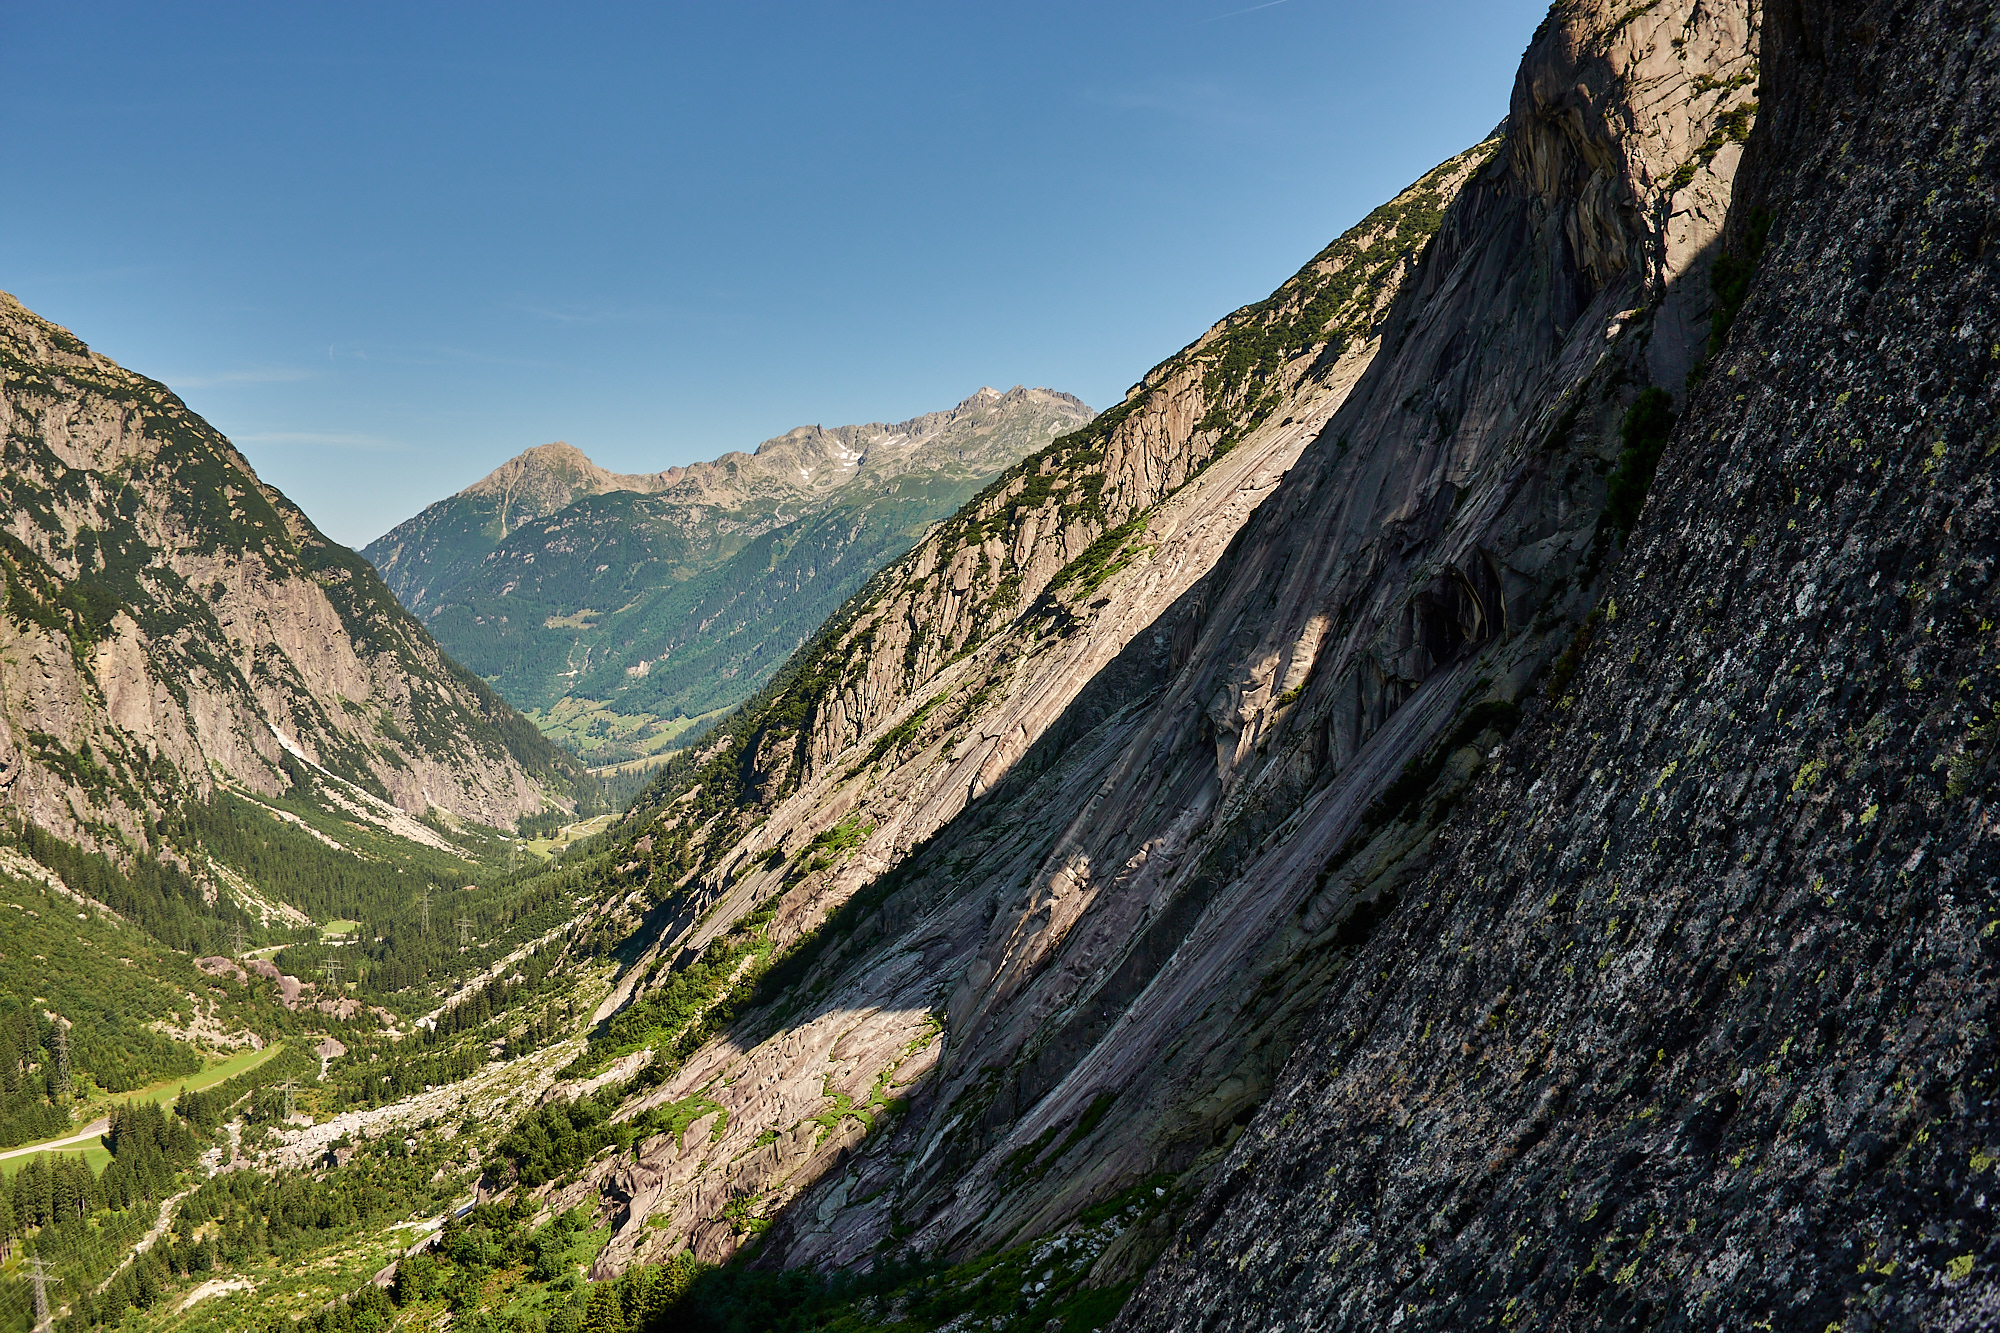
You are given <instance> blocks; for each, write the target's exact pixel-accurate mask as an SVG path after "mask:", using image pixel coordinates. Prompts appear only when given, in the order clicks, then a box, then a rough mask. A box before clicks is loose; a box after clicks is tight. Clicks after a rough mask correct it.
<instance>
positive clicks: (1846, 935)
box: [1119, 0, 2000, 1333]
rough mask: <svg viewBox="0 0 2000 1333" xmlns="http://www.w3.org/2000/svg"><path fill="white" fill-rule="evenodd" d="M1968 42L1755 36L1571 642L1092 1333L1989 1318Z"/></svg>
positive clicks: (1989, 725) (1972, 67) (1987, 506)
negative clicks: (1552, 683)
mask: <svg viewBox="0 0 2000 1333" xmlns="http://www.w3.org/2000/svg"><path fill="white" fill-rule="evenodd" d="M1653 12H1654V13H1655V14H1657V13H1658V10H1657V9H1656V10H1655V11H1653ZM1993 20H1994V16H1993V13H1992V10H1991V6H1988V5H1983V4H1980V5H1975V4H1969V3H1961V2H1957V0H1904V2H1901V3H1872V4H1864V3H1858V2H1857V0H1817V2H1813V3H1784V4H1773V5H1771V6H1769V7H1768V9H1767V10H1766V18H1765V28H1764V33H1763V40H1764V43H1765V60H1764V68H1763V75H1762V99H1761V103H1762V104H1761V110H1760V120H1759V124H1758V127H1757V130H1756V131H1755V133H1754V134H1753V135H1752V136H1751V138H1750V143H1749V145H1748V148H1747V155H1746V158H1745V161H1744V164H1743V170H1742V173H1741V175H1740V176H1739V181H1740V183H1741V184H1740V188H1739V190H1738V192H1737V195H1736V199H1735V201H1734V203H1733V205H1732V213H1731V219H1730V223H1729V229H1728V233H1727V235H1728V239H1729V244H1730V246H1731V255H1732V258H1731V262H1730V267H1729V268H1728V269H1727V270H1725V272H1724V274H1723V275H1722V276H1723V281H1722V282H1721V283H1720V284H1719V286H1720V289H1721V290H1723V291H1724V292H1725V293H1730V292H1732V290H1733V294H1734V295H1735V296H1736V297H1737V298H1739V299H1740V297H1741V296H1742V294H1743V293H1744V292H1745V291H1746V290H1747V294H1748V299H1747V301H1745V302H1744V304H1743V305H1742V307H1741V311H1740V313H1738V314H1736V316H1735V318H1734V321H1733V323H1730V324H1729V325H1728V332H1727V337H1726V342H1725V343H1724V344H1723V346H1722V348H1721V350H1720V352H1719V355H1718V356H1717V358H1716V359H1715V360H1714V361H1713V362H1712V363H1711V365H1710V367H1709V368H1708V371H1707V373H1706V376H1705V378H1704V379H1703V381H1702V383H1701V384H1700V386H1699V387H1698V388H1697V389H1696V390H1695V391H1694V393H1693V395H1692V401H1691V402H1690V403H1689V405H1688V409H1687V411H1686V412H1685V414H1684V415H1683V417H1682V419H1681V421H1680V424H1679V427H1678V429H1677V430H1676V431H1675V432H1674V433H1673V436H1672V439H1671V442H1670V443H1669V445H1668V447H1667V450H1666V453H1665V458H1664V461H1663V463H1662V464H1661V469H1660V476H1659V481H1658V484H1657V485H1656V486H1655V488H1654V490H1653V493H1652V495H1651V498H1650V499H1649V500H1648V501H1647V504H1646V508H1645V512H1644V515H1643V518H1642V519H1641V521H1640V522H1639V524H1638V526H1637V528H1636V530H1635V532H1634V536H1633V544H1632V549H1631V550H1630V552H1629V554H1628V555H1627V556H1626V558H1625V559H1624V560H1623V561H1622V562H1621V563H1620V564H1619V565H1618V567H1617V569H1616V571H1615V572H1614V574H1613V575H1612V578H1611V583H1610V586H1609V587H1608V589H1607V590H1606V594H1605V597H1604V599H1603V602H1602V616H1601V618H1600V619H1599V620H1597V621H1595V622H1594V623H1593V625H1592V626H1591V633H1592V635H1593V636H1594V638H1593V639H1592V640H1591V641H1589V642H1588V643H1587V646H1586V644H1585V643H1584V642H1582V641H1580V642H1579V644H1578V649H1579V652H1578V654H1577V659H1578V664H1576V666H1575V674H1574V676H1573V677H1572V678H1571V679H1570V681H1569V683H1568V684H1567V685H1566V686H1564V687H1563V688H1562V689H1561V690H1560V692H1559V696H1558V701H1557V703H1556V704H1555V706H1553V707H1551V708H1548V709H1546V710H1544V711H1543V712H1542V713H1541V714H1540V715H1539V716H1537V717H1534V718H1532V719H1530V720H1529V721H1528V722H1527V724H1525V725H1524V727H1523V729H1522V730H1521V731H1520V732H1519V733H1517V735H1516V736H1515V737H1514V739H1513V740H1512V741H1511V743H1508V744H1504V745H1499V746H1496V747H1495V749H1494V752H1493V756H1492V759H1491V761H1490V762H1489V763H1488V764H1487V765H1486V771H1485V772H1484V773H1483V774H1482V775H1481V777H1480V778H1479V779H1477V780H1476V781H1475V782H1474V783H1473V785H1472V786H1471V787H1470V788H1469V789H1468V790H1467V791H1466V793H1465V794H1464V798H1463V799H1462V801H1461V802H1460V803H1459V805H1458V807H1457V809H1456V810H1455V811H1454V812H1453V814H1452V815H1451V816H1450V818H1449V819H1448V821H1447V822H1446V823H1445V825H1444V827H1443V828H1442V830H1441V831H1440V833H1439V834H1438V836H1437V840H1436V843H1435V848H1434V851H1433V853H1432V856H1431V865H1430V867H1429V868H1428V870H1427V871H1426V872H1424V873H1423V874H1421V875H1420V876H1416V877H1413V878H1412V879H1411V880H1410V881H1409V882H1408V884H1407V886H1406V887H1405V888H1404V889H1403V891H1402V892H1401V894H1400V900H1399V905H1397V906H1395V907H1394V908H1393V909H1391V910H1388V911H1386V912H1384V913H1382V914H1381V915H1380V918H1379V920H1378V921H1376V922H1375V923H1374V924H1373V928H1372V930H1371V931H1370V932H1368V933H1367V934H1366V935H1365V937H1358V938H1357V939H1356V941H1355V943H1354V945H1353V947H1352V948H1351V949H1350V950H1349V952H1348V956H1347V958H1346V959H1345V960H1344V962H1343V964H1342V966H1341V967H1340V969H1339V971H1338V974H1337V977H1336V979H1335V981H1334V982H1333V984H1332V988H1331V992H1330V994H1329V996H1328V999H1327V1001H1326V1003H1325V1005H1324V1007H1323V1008H1322V1010H1321V1011H1320V1013H1319V1014H1318V1016H1317V1017H1316V1018H1315V1019H1314V1020H1313V1023H1312V1025H1311V1029H1310V1036H1309V1038H1308V1039H1307V1040H1305V1041H1304V1042H1303V1043H1302V1044H1301V1045H1300V1047H1299V1048H1298V1050H1297V1051H1296V1052H1295V1053H1294V1054H1293V1056H1292V1058H1291V1060H1290V1061H1289V1063H1288V1064H1287V1066H1286V1069H1285V1072H1284V1075H1283V1077H1282V1079H1281V1080H1280V1081H1279V1083H1278V1085H1277V1087H1276V1089H1275V1091H1274V1093H1273V1095H1272V1096H1271V1097H1270V1098H1269V1099H1268V1100H1267V1101H1266V1102H1265V1104H1264V1106H1263V1107H1262V1109H1261V1110H1260V1111H1259V1112H1258V1114H1257V1115H1256V1117H1255V1118H1254V1119H1253V1120H1252V1121H1251V1123H1250V1124H1249V1127H1248V1130H1247V1132H1246V1133H1245V1134H1244V1135H1243V1137H1242V1139H1241V1141H1240V1142H1239V1143H1238V1144H1237V1145H1236V1146H1235V1149H1234V1151H1233V1152H1232V1154H1231V1155H1230V1157H1229V1159H1228V1161H1227V1163H1226V1165H1225V1166H1224V1168H1223V1169H1222V1171H1221V1172H1220V1173H1219V1174H1218V1176H1217V1177H1216V1179H1215V1180H1214V1181H1213V1183H1212V1184H1211V1185H1210V1186H1209V1188H1208V1189H1207V1191H1206V1193H1205V1195H1204V1196H1203V1198H1202V1200H1201V1202H1200V1204H1199V1206H1198V1207H1197V1208H1196V1209H1195V1210H1194V1212H1193V1213H1192V1215H1191V1216H1189V1217H1188V1218H1186V1219H1185V1220H1184V1222H1183V1224H1182V1226H1181V1228H1180V1230H1179V1232H1178V1234H1177V1236H1176V1238H1175V1240H1174V1242H1173V1247H1172V1249H1171V1250H1170V1251H1169V1253H1168V1256H1167V1257H1166V1258H1165V1259H1164V1260H1163V1261H1162V1262H1161V1264H1160V1265H1159V1267H1158V1268H1156V1269H1155V1270H1154V1272H1153V1273H1152V1275H1151V1277H1150V1278H1149V1279H1148V1280H1147V1282H1146V1284H1145V1286H1144V1288H1143V1289H1142V1290H1141V1292H1140V1293H1139V1294H1138V1295H1137V1296H1136V1297H1135V1298H1134V1300H1133V1302H1132V1304H1131V1305H1130V1306H1129V1307H1128V1308H1127V1310H1126V1311H1125V1314H1124V1316H1123V1318H1122V1320H1121V1322H1120V1324H1119V1327H1120V1328H1127V1329H1133V1330H1138V1329H1146V1330H1163V1329H1204V1330H1225V1329H1304V1328H1313V1329H1376V1328H1387V1327H1394V1328H1399V1329H1402V1330H1413V1329H1464V1328H1479V1327H1489V1326H1494V1325H1498V1326H1502V1327H1520V1328H1529V1327H1533V1328H1541V1329H1601V1328H1641V1327H1645V1328H1704V1329H1705V1328H1782V1329H1811V1330H1815V1333H1818V1331H1820V1330H1826V1329H1846V1330H1856V1329H1889V1328H1897V1329H1901V1328H1926V1329H1959V1328H1964V1329H1971V1328H1989V1327H1992V1326H1993V1324H1994V1321H1995V1317H1996V1315H1995V1312H1996V1310H2000V1283H1996V1280H1995V1274H1996V1272H2000V1249H1996V1241H1995V1239H1994V1237H1995V1232H1994V1228H1993V1224H1992V1214H1991V1208H1992V1200H1993V1198H1995V1197H2000V1195H1996V1192H1995V1187H1994V1182H1993V1175H1992V1173H1993V1168H1994V1166H1995V1162H1996V1159H1995V1148H1994V1145H1995V1144H1996V1142H2000V1124H1996V1116H1995V1113H1994V1111H1993V1103H1992V1100H1991V1097H1992V1089H1991V1084H1992V1080H1993V1077H1994V1070H1995V1068H1996V1063H2000V1058H1997V1057H2000V1052H1996V1050H1995V1046H1994V1041H1995V1038H1994V1035H1993V1029H1994V1001H1995V992H1994V987H1993V978H1994V969H1995V966H1996V957H2000V955H1996V950H2000V938H1996V929H2000V928H1997V927H1996V925H1995V922H1996V919H2000V896H1996V891H1995V885H1996V881H1997V878H2000V844H1996V839H1995V836H1994V834H1995V828H1994V810H1993V799H1994V793H1995V783H1996V769H1995V764H1994V757H1995V749H1994V744H1993V740H1992V736H1993V710H1994V707H1995V703H1996V697H2000V673H1996V659H2000V640H1996V638H1995V634H1994V625H1995V624H1996V623H2000V583H1996V581H1995V567H1994V563H1995V553H1996V552H2000V506H1996V496H1995V466H1994V459H1995V452H1996V445H1995V435H1994V427H1993V423H1994V415H1995V414H1994V406H1995V383H1996V380H1995V376H1996V363H2000V325H1996V313H1995V312H1996V310H2000V291H1996V288H1997V287H2000V271H1996V262H1997V261H1996V249H1995V246H1994V244H1993V238H1994V236H1995V234H1996V225H1995V221H1994V219H1995V218H1996V216H2000V212H1997V211H1996V201H1995V176H1994V164H1993V162H1992V160H1991V159H1992V145H1993V142H1994V140H1995V138H1996V135H2000V100H1996V97H2000V47H1997V46H1996V44H1995V39H1994V36H1993V33H1994V27H1993ZM1753 275H1754V276H1753ZM1727 313H1728V312H1727V311H1726V310H1725V315H1726V314H1727Z"/></svg>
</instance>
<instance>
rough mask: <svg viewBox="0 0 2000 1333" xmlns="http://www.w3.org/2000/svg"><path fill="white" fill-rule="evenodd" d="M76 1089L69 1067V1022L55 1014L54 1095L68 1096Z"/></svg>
mask: <svg viewBox="0 0 2000 1333" xmlns="http://www.w3.org/2000/svg"><path fill="white" fill-rule="evenodd" d="M75 1091H76V1085H75V1084H74V1082H72V1080H71V1077H70V1068H69V1022H68V1021H67V1020H66V1019H64V1018H63V1016H62V1015H61V1014H57V1015H56V1096H58V1097H68V1096H70V1095H71V1094H73V1093H74V1092H75Z"/></svg>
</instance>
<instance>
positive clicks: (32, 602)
mask: <svg viewBox="0 0 2000 1333" xmlns="http://www.w3.org/2000/svg"><path fill="white" fill-rule="evenodd" d="M0 368H4V372H5V377H6V378H5V384H4V388H0V449H4V450H5V468H4V473H0V499H3V500H4V509H5V516H4V517H0V569H4V572H5V577H6V608H5V615H4V617H0V639H3V640H4V642H0V790H4V792H5V793H6V800H7V802H8V804H9V805H10V806H11V807H13V808H14V809H15V810H17V811H19V812H20V813H21V814H22V815H23V816H24V817H25V818H26V819H28V820H29V821H31V822H33V823H35V824H37V825H39V826H41V827H43V828H45V829H47V830H49V831H50V832H52V833H55V834H57V835H58V836H61V837H63V838H66V839H70V840H72V841H76V842H79V843H82V844H84V845H86V846H90V847H93V848H98V849H102V850H110V851H112V852H114V854H116V855H121V856H122V855H124V854H125V853H126V852H128V851H132V850H158V848H159V843H158V841H157V829H156V827H155V823H156V821H157V820H158V819H159V818H160V817H161V816H163V815H165V814H168V813H169V812H170V811H171V810H172V807H173V805H174V804H175V803H176V802H177V801H178V800H180V799H181V798H183V797H188V796H196V797H199V796H205V795H206V794H207V793H208V792H209V791H211V790H212V789H213V787H214V785H215V782H216V781H217V776H216V775H217V774H218V773H220V774H221V775H223V776H224V777H226V778H227V779H229V780H232V781H235V782H239V783H241V784H243V785H245V786H247V787H249V788H252V789H254V790H256V791H259V792H263V793H266V794H276V793H278V792H281V791H284V790H286V789H288V788H289V787H290V786H291V785H292V776H291V774H290V773H289V772H288V771H287V766H288V765H290V764H294V763H297V762H299V761H301V760H303V761H304V762H307V763H311V764H317V765H320V766H323V767H324V768H326V769H327V770H328V771H330V772H331V773H333V774H335V775H337V776H338V777H340V778H342V779H345V780H346V781H348V782H352V783H354V784H356V785H357V786H358V787H360V788H361V789H362V792H361V793H360V794H358V795H357V800H363V799H365V800H368V801H377V802H381V803H383V805H384V808H385V811H386V809H387V808H388V807H394V808H397V809H399V810H401V811H408V812H412V813H416V814H425V813H428V812H431V811H433V810H437V811H442V812H445V813H447V814H449V815H451V816H455V817H459V818H464V819H471V820H476V821H478V822H480V823H483V824H489V825H496V826H508V825H511V824H512V823H513V821H514V820H515V819H517V818H519V817H520V816H522V815H527V814H537V813H540V812H541V811H542V810H544V809H546V808H552V807H554V806H567V805H569V804H571V803H572V796H571V790H572V783H573V782H575V781H576V780H577V779H578V778H579V777H580V774H579V773H578V772H577V770H576V767H575V765H574V764H573V763H572V762H571V761H570V760H568V759H567V757H566V756H563V755H561V754H560V753H559V752H557V751H556V750H555V749H554V748H553V747H552V746H550V745H549V744H548V742H546V741H544V740H543V739H542V738H541V737H540V736H539V735H537V734H536V733H535V731H534V729H533V728H532V727H531V726H529V725H528V724H527V722H526V721H525V720H524V719H522V718H521V717H520V716H519V715H518V714H516V713H515V712H514V711H513V710H512V709H511V708H509V707H508V706H507V705H506V704H504V703H502V702H501V701H500V700H499V699H498V698H496V697H495V696H494V694H493V692H492V691H491V690H489V689H487V688H486V686H485V685H484V684H483V683H481V682H480V681H479V680H477V679H476V678H474V677H471V676H469V675H468V674H467V673H465V672H464V671H462V670H461V669H459V668H458V667H457V666H456V665H455V664H453V663H452V662H451V661H450V660H449V659H448V658H446V657H445V655H444V654H443V653H442V652H441V651H439V649H438V647H437V645H436V644H435V643H434V642H432V640H431V638H430V636H429V635H427V634H425V633H424V631H423V629H422V627H421V626H420V625H418V624H417V622H416V620H415V619H414V618H413V617H411V616H410V615H409V614H408V613H407V612H405V611H404V610H403V609H402V608H401V607H399V606H397V605H396V602H395V600H394V599H393V598H392V597H390V596H389V593H388V590H387V589H386V588H384V587H383V586H382V583H381V580H380V579H378V578H377V577H376V576H375V573H374V571H373V570H372V569H370V568H369V567H368V565H367V563H366V562H365V561H363V560H361V559H360V557H358V556H356V555H355V554H354V553H353V552H351V551H348V550H346V549H345V548H344V547H341V546H338V545H336V544H334V543H332V542H329V541H328V540H327V539H326V538H325V537H323V536H321V535H320V533H319V531H318V530H317V529H315V528H314V527H313V525H312V523H311V521H310V520H308V519H307V518H306V516H305V515H304V514H303V513H301V512H300V511H299V510H298V509H297V508H296V507H295V506H294V505H292V504H291V502H290V501H288V500H286V499H285V498H284V496H282V495H280V494H279V493H278V492H276V491H275V490H273V489H271V488H270V487H268V486H266V485H264V484H263V483H262V482H260V481H259V480H258V479H257V476H256V474H255V473H254V472H252V471H251V469H250V465H249V464H248V463H247V462H245V461H244V459H243V457H242V456H241V455H240V454H238V453H237V452H236V451H235V449H233V448H232V447H230V445H229V442H228V441H227V440H225V439H223V438H222V437H221V436H220V435H218V434H217V433H216V432H215V431H214V430H213V429H212V428H210V427H209V426H208V424H207V423H206V422H204V421H202V420H201V419H200V418H199V417H197V416H195V415H194V414H193V413H191V412H189V411H188V410H187V408H186V407H185V406H184V405H183V404H182V403H181V402H180V400H179V399H178V398H176V397H175V396H174V395H173V394H172V393H171V392H169V391H168V390H167V389H166V388H165V387H164V386H162V385H160V384H157V383H155V382H154V381H152V380H149V379H146V378H144V377H143V376H140V375H136V374H133V373H132V372H130V371H127V370H125V369H123V368H121V367H119V366H118V365H116V364H114V363H113V362H111V361H110V360H108V359H106V358H105V357H102V356H99V355H97V354H95V353H93V352H91V351H90V350H89V349H88V348H86V347H85V346H84V345H83V344H82V343H81V342H79V341H77V340H76V339H75V338H74V337H72V336H71V335H70V334H69V333H68V332H66V331H65V330H63V329H60V328H57V327H56V326H55V325H53V324H50V323H48V322H47V321H45V320H42V319H39V318H38V317H36V316H35V315H33V314H31V313H30V312H28V311H27V310H25V309H23V308H22V307H21V305H20V304H19V303H18V302H16V301H15V300H14V299H13V298H12V297H11V296H6V295H4V294H0ZM288 751H289V752H290V753H289V754H288V753H287V752H288ZM385 817H386V816H385Z"/></svg>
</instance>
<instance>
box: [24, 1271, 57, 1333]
mask: <svg viewBox="0 0 2000 1333" xmlns="http://www.w3.org/2000/svg"><path fill="white" fill-rule="evenodd" d="M28 1267H29V1268H30V1269H32V1270H34V1273H33V1281H34V1284H35V1333H48V1330H49V1329H51V1328H53V1327H54V1326H55V1320H54V1319H53V1318H52V1317H50V1315H49V1283H51V1282H53V1283H55V1284H57V1285H58V1286H60V1285H62V1279H61V1278H59V1277H50V1276H49V1271H48V1270H49V1265H48V1261H47V1260H45V1259H43V1258H42V1257H41V1256H40V1255H39V1254H38V1255H36V1256H35V1257H34V1258H32V1259H30V1260H28Z"/></svg>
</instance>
